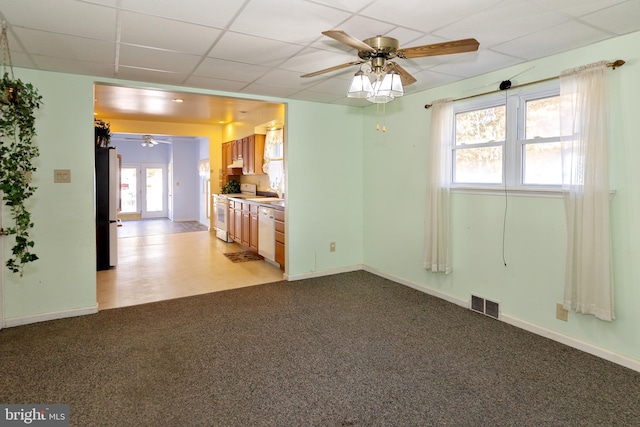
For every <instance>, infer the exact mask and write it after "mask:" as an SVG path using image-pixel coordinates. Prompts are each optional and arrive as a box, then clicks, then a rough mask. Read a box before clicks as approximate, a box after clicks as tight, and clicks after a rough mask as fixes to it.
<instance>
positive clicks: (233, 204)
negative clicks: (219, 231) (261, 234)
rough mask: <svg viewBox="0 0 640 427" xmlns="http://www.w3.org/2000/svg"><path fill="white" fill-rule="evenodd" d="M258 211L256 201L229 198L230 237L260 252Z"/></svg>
mask: <svg viewBox="0 0 640 427" xmlns="http://www.w3.org/2000/svg"><path fill="white" fill-rule="evenodd" d="M258 211H259V206H258V205H257V204H255V203H250V202H241V201H239V200H229V237H230V238H231V239H233V241H234V242H236V243H239V244H241V245H242V246H245V247H247V248H248V249H250V250H252V251H255V252H258V244H259V241H258V219H259V218H258Z"/></svg>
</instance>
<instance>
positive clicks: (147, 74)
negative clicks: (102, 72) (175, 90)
mask: <svg viewBox="0 0 640 427" xmlns="http://www.w3.org/2000/svg"><path fill="white" fill-rule="evenodd" d="M117 77H118V78H119V79H125V80H137V81H142V82H150V83H164V84H173V85H180V84H182V82H183V81H184V80H185V79H186V77H187V76H186V75H185V74H180V73H170V72H162V71H158V70H152V69H148V68H135V67H127V66H120V67H119V68H118V75H117Z"/></svg>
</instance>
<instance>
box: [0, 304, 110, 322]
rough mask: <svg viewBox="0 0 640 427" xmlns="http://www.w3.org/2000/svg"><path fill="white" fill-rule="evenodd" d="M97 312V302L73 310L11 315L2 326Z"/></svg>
mask: <svg viewBox="0 0 640 427" xmlns="http://www.w3.org/2000/svg"><path fill="white" fill-rule="evenodd" d="M97 312H98V304H96V305H95V306H93V307H84V308H76V309H73V310H65V311H56V312H52V313H42V314H34V315H31V316H23V317H11V318H8V319H5V320H4V326H5V327H7V328H12V327H14V326H21V325H28V324H29V323H38V322H46V321H48V320H56V319H64V318H67V317H76V316H84V315H87V314H96V313H97Z"/></svg>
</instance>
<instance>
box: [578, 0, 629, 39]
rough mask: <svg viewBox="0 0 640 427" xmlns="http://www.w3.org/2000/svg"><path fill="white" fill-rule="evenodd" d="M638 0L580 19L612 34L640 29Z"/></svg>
mask: <svg viewBox="0 0 640 427" xmlns="http://www.w3.org/2000/svg"><path fill="white" fill-rule="evenodd" d="M639 17H640V0H632V1H627V2H625V3H622V4H619V5H617V6H613V7H610V8H608V9H604V10H601V11H598V12H594V13H592V14H590V15H587V16H583V17H582V20H583V21H585V22H588V23H590V24H592V25H596V26H598V27H600V28H604V29H605V30H608V31H610V32H612V33H614V34H627V33H631V32H633V31H638V30H640V19H639Z"/></svg>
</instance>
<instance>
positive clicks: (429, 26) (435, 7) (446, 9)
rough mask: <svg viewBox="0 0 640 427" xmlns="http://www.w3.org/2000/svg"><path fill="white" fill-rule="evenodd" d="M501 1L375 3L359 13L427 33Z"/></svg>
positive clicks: (415, 0) (407, 0)
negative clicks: (398, 4)
mask: <svg viewBox="0 0 640 427" xmlns="http://www.w3.org/2000/svg"><path fill="white" fill-rule="evenodd" d="M500 1H501V0H485V1H478V0H448V1H438V2H430V3H429V4H428V5H427V4H425V2H424V0H403V1H402V7H397V2H396V1H377V2H374V3H372V4H371V5H370V6H368V7H366V8H365V9H364V10H363V11H361V12H360V14H361V15H365V16H369V17H372V18H376V19H382V18H384V20H385V21H389V22H394V23H395V24H397V25H400V26H403V27H407V28H410V29H413V30H418V31H424V32H431V31H433V30H437V29H438V28H442V27H443V26H445V25H449V24H451V23H453V22H456V21H458V20H460V19H462V18H464V17H465V16H471V15H473V14H476V13H478V12H480V11H482V10H483V9H485V8H487V7H489V6H491V5H493V4H496V3H499V2H500Z"/></svg>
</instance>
